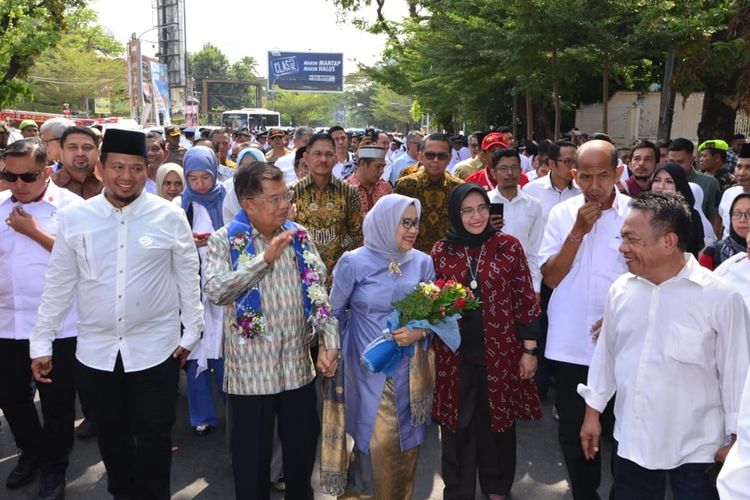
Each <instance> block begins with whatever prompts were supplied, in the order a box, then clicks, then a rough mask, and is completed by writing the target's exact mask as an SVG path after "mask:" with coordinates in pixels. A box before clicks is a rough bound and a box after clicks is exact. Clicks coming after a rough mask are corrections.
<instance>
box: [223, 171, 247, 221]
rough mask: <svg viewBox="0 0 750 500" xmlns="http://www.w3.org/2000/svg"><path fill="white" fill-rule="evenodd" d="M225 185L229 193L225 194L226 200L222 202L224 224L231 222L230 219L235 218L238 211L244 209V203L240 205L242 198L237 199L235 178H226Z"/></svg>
mask: <svg viewBox="0 0 750 500" xmlns="http://www.w3.org/2000/svg"><path fill="white" fill-rule="evenodd" d="M223 185H224V189H226V191H227V194H226V196H224V201H222V202H221V213H222V215H223V216H224V224H229V221H230V220H232V219H234V216H235V215H237V212H239V211H240V210H242V205H240V200H238V199H237V195H236V194H235V192H234V179H228V180H226V181H225V182H223Z"/></svg>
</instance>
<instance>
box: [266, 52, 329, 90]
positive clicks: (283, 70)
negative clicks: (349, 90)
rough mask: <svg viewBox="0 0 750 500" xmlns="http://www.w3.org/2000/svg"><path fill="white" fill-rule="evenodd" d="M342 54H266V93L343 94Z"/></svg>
mask: <svg viewBox="0 0 750 500" xmlns="http://www.w3.org/2000/svg"><path fill="white" fill-rule="evenodd" d="M343 63H344V54H341V53H330V52H273V51H269V52H268V90H269V91H271V90H273V89H274V87H278V88H279V89H281V90H292V91H296V92H343V91H344V64H343Z"/></svg>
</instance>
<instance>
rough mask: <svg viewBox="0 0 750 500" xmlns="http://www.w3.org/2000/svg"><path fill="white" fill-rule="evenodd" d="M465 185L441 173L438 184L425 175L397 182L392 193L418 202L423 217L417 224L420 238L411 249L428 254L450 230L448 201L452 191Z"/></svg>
mask: <svg viewBox="0 0 750 500" xmlns="http://www.w3.org/2000/svg"><path fill="white" fill-rule="evenodd" d="M463 183H464V181H462V180H461V179H459V178H458V177H453V176H452V175H451V174H449V173H447V172H444V173H443V177H442V178H441V179H439V180H438V181H437V182H435V181H432V180H430V177H429V176H428V175H427V173H426V172H417V173H416V174H412V175H408V176H406V177H403V178H401V179H399V180H398V182H396V186H395V187H394V188H393V192H394V193H398V194H402V195H404V196H411V197H412V198H417V199H418V200H419V201H420V202H421V203H422V217H421V219H420V221H419V235H418V236H417V241H416V243H415V244H414V248H416V249H417V250H421V251H423V252H425V253H430V250H432V245H434V244H435V242H436V241H437V240H440V239H442V238H444V237H445V231H447V230H448V228H449V227H450V226H451V221H450V217H448V201H449V200H450V194H451V191H453V188H454V187H456V186H458V185H459V184H463Z"/></svg>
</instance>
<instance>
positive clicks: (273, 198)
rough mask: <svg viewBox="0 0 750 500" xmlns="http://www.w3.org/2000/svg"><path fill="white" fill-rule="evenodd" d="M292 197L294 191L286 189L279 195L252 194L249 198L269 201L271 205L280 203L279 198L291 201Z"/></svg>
mask: <svg viewBox="0 0 750 500" xmlns="http://www.w3.org/2000/svg"><path fill="white" fill-rule="evenodd" d="M294 197H295V193H294V191H287V192H286V193H284V194H281V195H279V194H275V195H273V196H268V197H266V198H261V197H260V196H253V197H251V198H250V199H251V200H259V201H265V202H266V203H270V204H271V205H274V206H276V205H278V204H279V203H281V200H284V201H286V202H289V203H291V202H293V201H294Z"/></svg>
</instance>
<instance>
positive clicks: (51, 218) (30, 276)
mask: <svg viewBox="0 0 750 500" xmlns="http://www.w3.org/2000/svg"><path fill="white" fill-rule="evenodd" d="M81 202H83V199H82V198H81V197H80V196H78V195H77V194H74V193H72V192H70V191H68V190H67V189H61V188H59V187H58V186H56V185H55V183H53V182H52V181H49V184H48V185H47V191H46V192H45V193H44V196H43V197H42V199H41V200H39V201H34V202H31V203H24V204H22V206H23V210H24V211H25V212H26V213H28V214H29V215H31V216H33V217H34V218H35V219H36V222H37V225H38V226H39V229H41V230H42V231H44V232H45V233H47V234H50V235H52V236H55V234H56V233H57V220H58V219H57V213H58V211H59V210H61V209H63V208H65V207H68V206H71V205H76V204H78V203H81ZM16 205H21V203H20V202H16V203H14V202H13V200H12V199H11V192H10V190H7V191H3V192H0V276H2V278H0V338H3V339H14V340H25V339H28V338H29V332H30V331H31V329H32V328H33V327H34V323H36V318H37V309H38V308H39V302H41V299H42V291H43V290H44V274H45V272H46V270H47V262H48V261H49V256H50V253H49V252H48V251H47V250H46V249H45V248H44V247H42V245H40V244H39V243H37V242H36V241H34V240H32V239H31V238H29V237H28V236H25V235H23V234H21V233H18V232H16V231H15V230H14V229H13V228H11V227H9V226H8V224H6V223H5V219H7V218H8V215H10V213H11V211H12V210H13V208H14V207H15V206H16ZM77 321H78V317H77V316H76V312H75V308H74V307H69V308H67V309H66V310H65V311H64V319H63V324H62V327H61V328H60V330H59V331H58V332H57V337H56V338H68V337H75V336H76V333H77V332H78V328H77V326H76V322H77Z"/></svg>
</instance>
